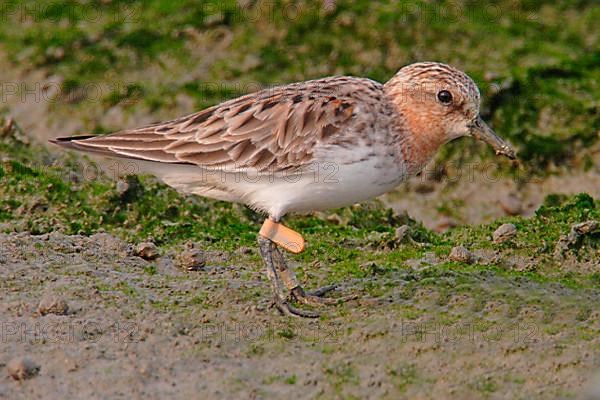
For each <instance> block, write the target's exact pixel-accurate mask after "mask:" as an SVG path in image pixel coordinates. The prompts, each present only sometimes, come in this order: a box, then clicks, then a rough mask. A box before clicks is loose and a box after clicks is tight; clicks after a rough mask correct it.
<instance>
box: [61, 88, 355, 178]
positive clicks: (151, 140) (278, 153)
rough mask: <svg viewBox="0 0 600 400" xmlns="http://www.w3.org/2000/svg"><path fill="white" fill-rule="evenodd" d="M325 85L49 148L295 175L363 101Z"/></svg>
mask: <svg viewBox="0 0 600 400" xmlns="http://www.w3.org/2000/svg"><path fill="white" fill-rule="evenodd" d="M327 79H328V80H327ZM327 79H326V80H321V81H312V82H310V81H309V82H306V83H303V84H292V85H289V86H283V87H280V88H276V89H268V90H264V91H261V92H257V93H254V94H251V95H247V96H243V97H241V98H238V99H234V100H231V101H228V102H225V103H222V104H220V105H217V106H214V107H211V108H208V109H206V110H202V111H200V112H197V113H195V114H191V115H188V116H186V117H182V118H179V119H176V120H172V121H167V122H163V123H157V124H153V125H150V126H146V127H142V128H139V129H132V130H127V131H122V132H117V133H114V134H109V135H106V136H95V137H82V138H77V137H74V138H61V139H58V140H57V142H56V143H58V144H63V145H65V146H66V145H67V144H66V143H67V142H69V143H70V145H69V147H72V148H76V149H80V150H84V151H93V152H97V153H101V154H108V155H113V156H121V157H132V158H139V159H143V160H149V161H158V162H167V163H189V164H196V165H199V166H202V167H204V168H207V169H210V168H217V167H218V168H223V169H225V170H226V171H228V172H235V171H241V170H245V169H248V168H252V169H255V170H257V171H258V172H263V171H267V170H274V171H284V170H290V169H297V168H301V167H302V166H304V165H306V164H308V163H310V162H312V159H313V156H314V151H315V147H316V146H317V144H319V143H332V142H334V141H335V139H336V137H338V138H339V137H340V135H343V134H344V133H346V134H348V132H350V131H351V130H350V129H349V128H350V127H351V126H352V123H353V121H354V118H353V117H354V116H355V110H356V108H357V106H360V105H361V102H363V103H364V96H363V97H362V98H361V97H360V96H357V95H356V90H357V89H356V84H357V82H356V81H353V80H352V79H359V78H348V77H338V78H327ZM336 79H337V80H336ZM352 85H354V88H353V87H352ZM358 86H359V87H360V85H358Z"/></svg>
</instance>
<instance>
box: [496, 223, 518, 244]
mask: <svg viewBox="0 0 600 400" xmlns="http://www.w3.org/2000/svg"><path fill="white" fill-rule="evenodd" d="M516 235H517V227H516V226H514V225H513V224H502V225H500V227H499V228H498V229H496V231H495V232H494V234H493V236H492V238H493V239H494V243H496V244H500V243H504V242H506V241H507V240H510V239H512V238H513V237H515V236H516Z"/></svg>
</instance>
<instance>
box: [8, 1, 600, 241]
mask: <svg viewBox="0 0 600 400" xmlns="http://www.w3.org/2000/svg"><path fill="white" fill-rule="evenodd" d="M0 12H1V15H2V24H0V43H1V45H0V67H1V70H2V81H3V84H2V87H1V94H2V107H3V108H4V111H3V112H4V113H8V114H9V115H10V116H12V117H14V118H15V120H16V121H18V122H19V123H20V125H21V127H22V128H23V129H24V130H25V131H27V132H29V133H30V134H31V135H33V136H35V137H37V138H39V139H40V141H45V139H48V138H52V137H56V136H59V135H62V136H64V135H69V134H76V133H79V134H81V133H105V132H111V131H115V130H119V129H123V128H131V127H134V126H139V125H142V124H145V123H150V122H155V121H159V120H165V119H170V118H174V117H177V116H180V115H183V114H186V113H189V112H192V111H195V110H198V109H202V108H204V107H208V106H211V105H213V104H216V103H219V102H221V101H224V100H227V99H230V98H233V97H236V96H240V95H243V94H245V93H249V92H252V91H255V90H258V89H261V88H265V87H270V86H273V85H278V84H285V83H289V82H293V81H299V80H307V79H311V78H319V77H323V76H327V75H339V74H350V75H357V76H365V77H369V78H372V79H375V80H378V81H381V82H384V81H386V80H387V79H389V78H390V77H391V76H392V75H393V74H394V73H395V72H396V71H397V70H398V69H399V68H400V67H402V66H403V65H406V64H409V63H412V62H416V61H424V60H435V61H441V62H445V63H448V64H451V65H454V66H456V67H457V68H459V69H462V70H464V71H466V72H467V73H468V74H469V75H471V76H472V77H473V78H474V79H475V81H476V82H477V83H478V85H479V86H480V88H481V90H482V93H483V115H484V117H485V118H486V119H487V120H488V121H489V122H490V124H491V125H492V126H493V127H494V129H495V130H496V131H497V132H498V133H499V134H501V135H502V136H503V137H506V138H508V139H509V140H510V141H511V142H512V143H513V144H514V145H515V146H516V147H517V148H518V151H519V158H520V161H521V163H520V164H518V165H514V164H513V165H511V164H509V163H507V162H504V161H498V160H496V159H494V158H493V157H492V153H491V151H490V150H489V149H487V148H485V146H482V145H481V144H479V143H476V142H474V141H472V140H469V139H462V140H460V141H459V143H454V144H452V145H450V146H446V147H445V148H444V149H443V151H442V153H441V154H440V155H439V157H438V158H437V160H436V163H435V164H432V165H431V166H429V168H428V169H427V171H426V172H425V173H424V174H423V176H421V177H419V178H417V179H415V180H413V181H412V182H411V183H409V184H407V185H404V186H403V187H401V188H400V189H399V191H398V193H399V195H398V196H394V195H392V196H387V197H386V201H387V203H388V204H390V205H391V206H393V207H394V208H396V209H397V210H411V215H413V216H414V217H416V218H418V219H420V220H423V221H424V222H425V224H426V225H427V226H429V227H431V228H434V229H436V230H444V229H446V228H447V227H449V226H453V225H456V224H461V223H480V222H487V221H490V220H492V219H493V218H497V217H499V216H502V215H506V214H511V215H514V214H524V215H531V214H532V212H533V211H534V210H535V209H536V208H537V207H538V206H539V204H540V203H541V202H542V200H543V198H544V196H545V195H547V194H549V193H557V192H558V193H569V194H572V193H578V192H581V191H585V192H588V193H590V194H591V195H593V196H598V195H600V193H599V191H600V178H599V177H598V175H599V172H598V171H599V170H600V161H599V160H600V147H599V145H598V142H599V140H598V139H599V138H600V106H599V99H600V50H599V49H600V45H599V43H598V42H599V35H600V28H599V26H598V19H599V18H600V7H598V4H597V2H595V1H583V0H582V1H558V2H556V1H547V2H546V1H517V0H511V1H499V2H494V3H493V4H489V3H487V2H483V1H448V2H437V1H435V2H434V1H409V2H406V1H377V2H371V1H335V0H325V1H298V2H292V1H272V0H265V1H225V0H222V1H214V2H213V1H180V2H171V1H166V0H164V1H163V0H149V1H118V0H114V1H111V0H102V1H91V0H90V1H80V2H73V1H58V0H53V1H42V2H38V1H31V2H29V1H9V2H4V3H3V4H2V6H1V10H0ZM557 177H560V178H557ZM415 192H416V193H417V195H416V197H414V196H411V195H410V194H411V193H415ZM466 199H469V202H468V203H469V204H468V207H467V201H466ZM491 203H493V204H492V205H491V206H490V204H491Z"/></svg>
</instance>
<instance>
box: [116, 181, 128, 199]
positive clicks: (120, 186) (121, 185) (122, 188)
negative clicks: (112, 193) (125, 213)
mask: <svg viewBox="0 0 600 400" xmlns="http://www.w3.org/2000/svg"><path fill="white" fill-rule="evenodd" d="M116 190H117V193H118V194H119V196H124V195H125V193H127V191H128V190H129V183H127V181H126V180H124V179H119V180H118V181H117V185H116Z"/></svg>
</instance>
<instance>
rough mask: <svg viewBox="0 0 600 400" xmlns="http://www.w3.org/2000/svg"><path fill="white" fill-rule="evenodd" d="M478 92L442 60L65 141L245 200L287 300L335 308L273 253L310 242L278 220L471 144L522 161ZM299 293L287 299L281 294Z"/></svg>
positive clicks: (349, 199)
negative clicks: (381, 78)
mask: <svg viewBox="0 0 600 400" xmlns="http://www.w3.org/2000/svg"><path fill="white" fill-rule="evenodd" d="M479 104H480V96H479V90H478V88H477V85H475V83H474V82H473V80H471V78H469V77H468V76H467V75H466V74H465V73H463V72H461V71H459V70H457V69H455V68H452V67H450V66H448V65H445V64H440V63H435V62H421V63H416V64H411V65H408V66H405V67H404V68H402V69H400V70H399V71H398V73H396V75H394V76H393V77H392V78H391V79H390V80H389V81H388V82H386V83H385V84H381V83H378V82H375V81H373V80H370V79H365V78H357V77H350V76H335V77H328V78H323V79H317V80H312V81H307V82H300V83H293V84H289V85H285V86H280V87H275V88H270V89H265V90H261V91H259V92H256V93H252V94H249V95H246V96H242V97H239V98H237V99H233V100H229V101H226V102H224V103H221V104H219V105H216V106H214V107H211V108H208V109H205V110H202V111H199V112H196V113H194V114H191V115H187V116H184V117H181V118H178V119H174V120H171V121H166V122H160V123H156V124H153V125H149V126H145V127H142V128H137V129H131V130H125V131H121V132H117V133H113V134H109V135H103V136H75V137H65V138H58V139H56V140H53V141H52V142H53V143H56V144H58V145H61V146H64V147H67V148H71V149H77V150H83V151H88V152H92V153H98V154H101V155H105V156H110V157H125V158H130V159H134V160H136V164H137V166H138V167H139V171H141V172H146V173H151V174H154V175H156V176H157V177H159V178H160V179H162V180H163V181H164V182H165V183H166V184H168V185H170V186H172V187H174V188H176V189H178V190H180V191H182V192H184V193H193V194H197V195H201V196H206V197H211V198H214V199H219V200H225V201H233V202H239V203H243V204H246V205H248V206H249V207H252V208H253V209H256V210H259V211H262V212H264V213H266V214H267V215H268V218H267V219H266V220H265V224H264V225H263V227H262V229H261V231H260V234H259V235H258V242H259V248H260V252H261V255H262V257H263V259H264V261H265V264H266V266H267V274H268V277H269V279H270V281H271V284H272V288H273V292H274V295H275V303H274V304H275V305H276V306H277V307H278V309H279V310H280V311H281V312H283V313H285V314H289V315H299V316H305V317H315V316H317V315H318V314H317V313H316V312H313V311H307V310H302V309H299V308H297V307H294V306H293V305H292V304H290V302H291V300H296V301H298V302H300V303H303V304H330V303H336V302H337V301H336V300H334V299H328V298H323V297H322V295H323V293H324V292H326V291H327V289H331V287H328V288H325V290H320V291H316V292H313V293H307V292H305V291H304V290H303V289H302V287H301V286H300V285H299V283H298V281H297V280H296V278H295V276H294V274H293V272H292V271H291V270H290V269H289V268H288V267H287V265H286V263H285V261H284V259H283V256H282V254H281V253H280V252H279V250H278V248H277V245H280V246H282V247H284V248H286V249H288V250H290V251H293V252H299V251H302V250H303V248H304V241H303V239H302V236H301V235H300V234H298V233H296V232H294V231H293V230H291V229H289V228H287V227H285V226H284V225H282V224H280V220H281V218H282V217H283V216H284V215H285V214H287V213H291V212H300V213H302V212H310V211H316V210H324V209H328V208H334V207H341V206H346V205H350V204H354V203H357V202H360V201H363V200H366V199H369V198H372V197H375V196H378V195H380V194H383V193H385V192H387V191H389V190H391V189H393V188H394V187H396V186H397V185H398V184H399V183H400V182H402V181H403V180H405V179H406V178H408V177H409V176H411V175H414V174H416V173H418V172H419V171H421V169H422V168H423V167H424V166H425V164H427V162H428V161H429V160H431V158H432V157H433V156H434V155H435V153H436V151H437V150H438V148H439V147H440V146H441V145H443V144H445V143H446V142H449V141H450V140H453V139H455V138H458V137H461V136H473V137H475V138H477V139H480V140H483V141H485V142H487V143H488V144H489V145H491V146H492V147H493V148H494V150H495V151H496V153H497V154H502V155H505V156H507V157H509V158H511V159H514V158H515V153H514V151H513V149H512V148H511V147H510V145H509V144H508V143H506V142H505V141H504V140H502V139H501V138H500V137H498V136H497V135H496V134H495V133H494V132H493V131H492V130H491V129H490V128H489V127H488V126H487V125H486V124H485V122H483V120H482V119H481V117H480V115H479ZM286 288H287V290H289V291H290V294H291V296H289V297H288V296H286V294H285V289H286Z"/></svg>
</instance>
